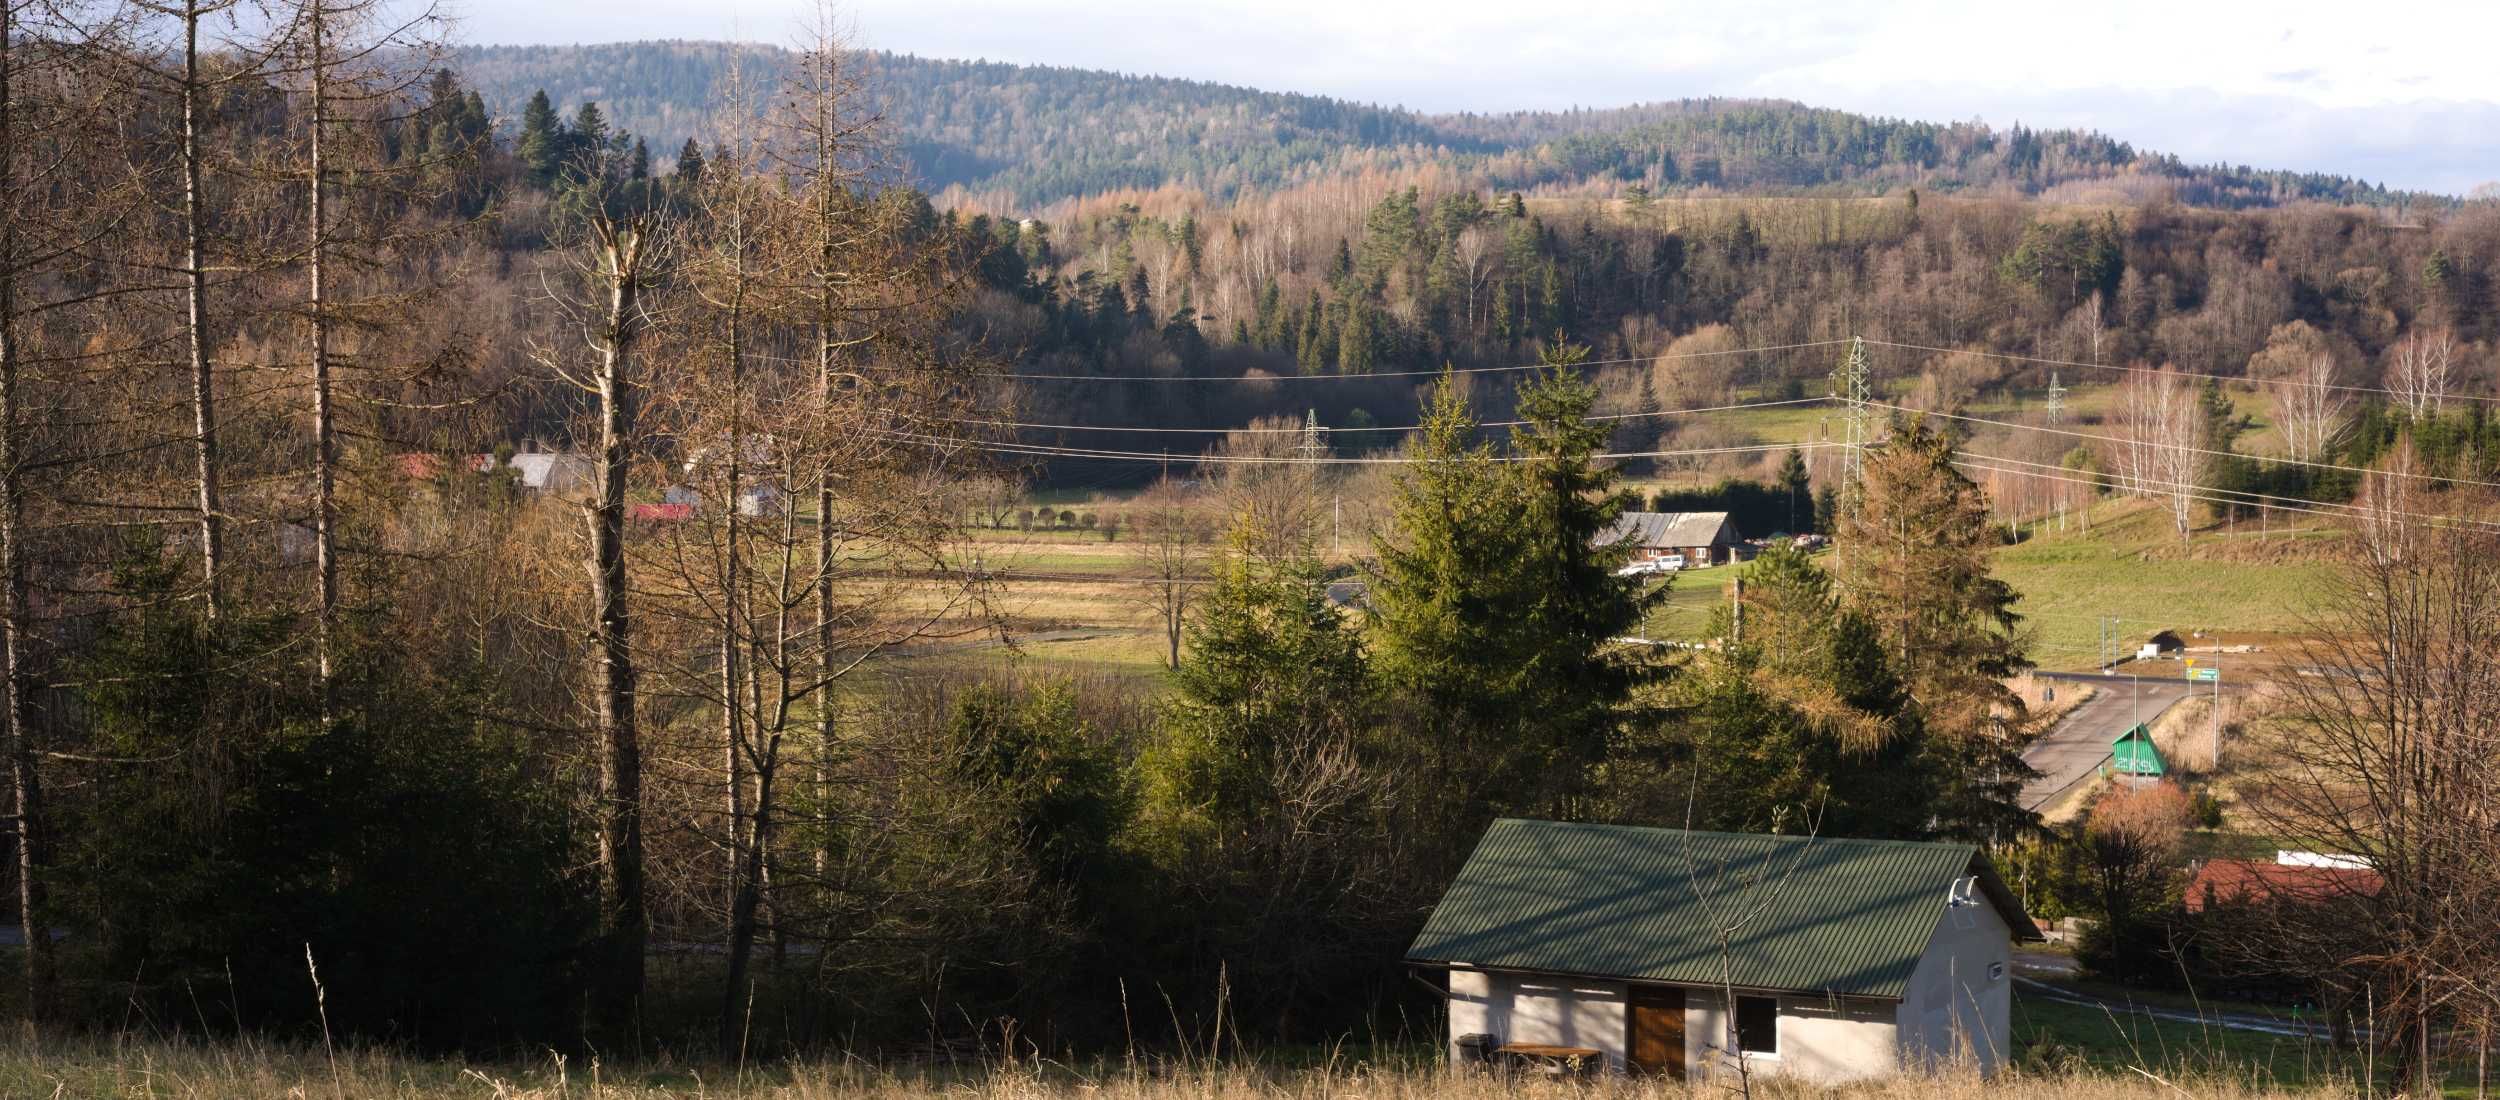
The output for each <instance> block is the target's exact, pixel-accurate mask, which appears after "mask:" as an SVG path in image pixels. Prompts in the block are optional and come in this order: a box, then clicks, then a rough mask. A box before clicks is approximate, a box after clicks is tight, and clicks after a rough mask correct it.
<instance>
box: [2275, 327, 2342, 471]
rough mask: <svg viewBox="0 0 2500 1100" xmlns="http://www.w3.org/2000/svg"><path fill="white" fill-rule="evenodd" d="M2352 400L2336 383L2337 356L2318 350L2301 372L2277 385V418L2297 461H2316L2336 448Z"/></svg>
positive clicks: (2284, 444) (2285, 448)
mask: <svg viewBox="0 0 2500 1100" xmlns="http://www.w3.org/2000/svg"><path fill="white" fill-rule="evenodd" d="M2351 404H2352V402H2351V401H2350V400H2349V399H2347V398H2346V397H2345V396H2344V395H2343V393H2342V391H2340V390H2338V389H2336V386H2335V357H2334V356H2332V355H2329V354H2327V353H2325V352H2318V353H2316V354H2314V355H2312V356H2310V357H2309V361H2308V362H2307V364H2305V365H2304V366H2303V367H2302V368H2301V369H2300V370H2299V372H2298V373H2296V374H2295V375H2293V376H2292V377H2291V378H2288V379H2285V380H2284V381H2283V383H2282V384H2281V385H2279V386H2277V387H2276V388H2275V394H2274V408H2275V419H2276V420H2277V421H2279V422H2280V423H2281V425H2282V428H2283V449H2284V450H2285V451H2286V452H2288V453H2289V454H2290V455H2291V457H2292V459H2293V460H2294V461H2296V462H2315V461H2317V460H2319V459H2321V458H2324V457H2326V455H2327V452H2329V451H2331V450H2333V449H2334V447H2335V445H2336V442H2337V441H2338V440H2339V439H2340V438H2341V437H2342V436H2343V433H2344V413H2345V410H2346V409H2347V408H2349V407H2350V405H2351Z"/></svg>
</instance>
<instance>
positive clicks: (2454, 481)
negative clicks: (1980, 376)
mask: <svg viewBox="0 0 2500 1100" xmlns="http://www.w3.org/2000/svg"><path fill="white" fill-rule="evenodd" d="M1868 404H1870V405H1873V406H1875V407H1876V408H1880V409H1891V410H1892V411H1894V412H1905V413H1915V414H1918V415H1922V416H1933V417H1938V418H1941V419H1945V420H1960V421H1963V422H1965V423H1971V424H1994V425H1996V426H1998V427H2001V428H2017V429H2020V430H2022V431H2027V432H2046V433H2049V434H2051V435H2062V436H2068V437H2071V438H2075V439H2091V440H2098V441H2100V442H2103V443H2117V444H2121V445H2124V446H2129V447H2159V448H2161V449H2163V450H2166V451H2182V452H2186V453H2188V454H2199V455H2211V456H2214V457H2216V458H2244V459H2247V460H2249V461H2251V462H2265V463H2271V464H2274V465H2281V466H2306V467H2309V468H2311V469H2317V470H2336V471H2340V472H2343V473H2348V474H2362V475H2365V476H2366V475H2384V476H2388V477H2401V478H2410V479H2413V480H2417V481H2441V482H2446V483H2448V484H2451V485H2470V486H2473V487H2475V488H2478V489H2500V482H2494V481H2475V480H2473V479H2471V478H2461V477H2446V476H2443V475H2440V474H2421V473H2413V472H2411V471H2406V470H2373V469H2370V468H2368V467H2366V466H2345V465H2341V464H2339V463H2333V462H2312V461H2309V460H2307V459H2300V458H2282V457H2279V456H2275V455H2250V454H2241V453H2239V452H2238V451H2217V450H2214V449H2213V448H2210V447H2194V446H2189V445H2188V444H2185V443H2166V442H2162V441H2160V440H2152V439H2127V438H2124V437H2121V436H2114V435H2101V434H2097V433H2093V432H2078V431H2075V430H2073V429H2071V428H2051V427H2047V426H2045V425H2041V424H2023V423H2018V422H2016V421H2012V420H1995V419H1991V418H1989V417H1985V416H1969V415H1966V414H1963V413H1950V412H1929V411H1927V410H1924V409H1913V408H1908V407H1905V406H1901V405H1887V404H1885V403H1883V402H1881V401H1870V402H1868Z"/></svg>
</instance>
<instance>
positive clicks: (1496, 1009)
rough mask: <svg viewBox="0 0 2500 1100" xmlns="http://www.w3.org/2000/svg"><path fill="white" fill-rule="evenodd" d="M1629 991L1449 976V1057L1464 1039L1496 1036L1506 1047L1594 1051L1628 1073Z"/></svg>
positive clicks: (1456, 972)
mask: <svg viewBox="0 0 2500 1100" xmlns="http://www.w3.org/2000/svg"><path fill="white" fill-rule="evenodd" d="M1623 998H1624V987H1623V983H1621V982H1598V981H1583V980H1578V979H1573V978H1548V977H1542V976H1532V975H1522V974H1487V973H1485V972H1483V971H1480V970H1460V969H1455V968H1453V969H1452V970H1451V971H1450V1035H1449V1043H1450V1056H1451V1057H1452V1058H1453V1059H1455V1058H1456V1057H1457V1056H1458V1037H1459V1036H1461V1035H1497V1036H1500V1037H1501V1040H1502V1041H1503V1042H1505V1043H1546V1044H1550V1045H1552V1046H1558V1047H1590V1048H1594V1049H1596V1050H1598V1051H1601V1052H1603V1053H1604V1054H1605V1056H1606V1066H1607V1068H1609V1069H1613V1070H1618V1071H1619V1070H1621V1069H1623V1040H1624V1037H1625V1035H1624V1018H1623Z"/></svg>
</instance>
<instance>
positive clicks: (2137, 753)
mask: <svg viewBox="0 0 2500 1100" xmlns="http://www.w3.org/2000/svg"><path fill="white" fill-rule="evenodd" d="M2109 764H2110V767H2111V768H2112V769H2113V770H2115V771H2118V772H2120V773H2122V774H2125V775H2160V774H2162V770H2163V765H2162V762H2161V750H2160V749H2157V748H2154V747H2153V731H2151V730H2149V729H2146V728H2145V727H2143V726H2136V727H2134V728H2132V729H2129V730H2128V731H2127V732H2125V733H2122V734H2119V735H2118V739H2117V740H2115V741H2112V742H2110V743H2109Z"/></svg>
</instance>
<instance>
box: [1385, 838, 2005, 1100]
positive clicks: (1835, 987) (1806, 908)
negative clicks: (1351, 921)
mask: <svg viewBox="0 0 2500 1100" xmlns="http://www.w3.org/2000/svg"><path fill="white" fill-rule="evenodd" d="M1722 931H1725V932H1726V935H1725V936H1724V937H1723V936H1722V935H1721V933H1722ZM2017 938H2021V939H2026V940H2037V939H2039V933H2038V931H2037V929H2036V928H2035V927H2034V926H2033V924H2032V922H2031V920H2030V918H2029V917H2027V916H2025V915H2024V913H2023V909H2022V905H2021V903H2020V902H2018V901H2017V900H2015V898H2014V896H2013V894H2012V893H2010V892H2009V891H2007V889H2006V888H2005V884H2004V882H2003V881H2002V880H2001V879H1999V878H1998V877H1997V873H1996V871H1995V870H1994V869H1993V868H1992V867H1991V866H1990V865H1989V863H1988V861H1987V858H1986V857H1985V856H1984V855H1982V854H1981V853H1980V852H1979V850H1978V849H1977V848H1975V847H1973V846H1971V845H1968V844H1944V843H1926V842H1918V841H1892V840H1848V839H1839V838H1831V837H1799V836H1762V835H1752V834H1731V833H1703V832H1687V831H1684V830H1681V829H1652V828H1639V827H1632V826H1619V825H1578V824H1564V823H1559V822H1550V821H1521V820H1503V821H1498V822H1495V823H1494V825H1493V827H1492V828H1491V829H1489V830H1487V831H1486V833H1485V836H1484V839H1483V840H1482V841H1481V842H1479V843H1478V845H1477V847H1476V850H1475V853H1474V854H1473V855H1472V856H1470V857H1469V858H1468V860H1467V865H1466V867H1465V868H1464V869H1463V870H1461V871H1460V872H1459V875H1458V879H1457V881H1455V882H1453V883H1452V884H1451V886H1450V889H1449V892H1448V893H1446V894H1445V895H1443V896H1442V899H1441V902H1440V904H1439V905H1438V906H1436V907H1435V908H1434V909H1433V913H1432V917H1431V919H1430V920H1429V921H1427V922H1426V923H1425V925H1424V930H1423V932H1422V933H1421V934H1420V935H1418V936H1417V937H1416V939H1415V944H1414V946H1413V947H1412V948H1410V949H1409V950H1408V951H1407V960H1408V961H1409V962H1410V963H1412V964H1415V965H1419V966H1430V967H1436V968H1444V969H1446V970H1447V971H1448V974H1449V1041H1450V1049H1451V1053H1452V1056H1453V1057H1460V1056H1462V1045H1461V1040H1463V1039H1469V1037H1471V1036H1485V1037H1489V1040H1469V1041H1470V1042H1486V1041H1489V1042H1491V1043H1494V1044H1499V1045H1508V1044H1525V1045H1539V1046H1548V1047H1565V1048H1580V1049H1584V1050H1591V1051H1595V1052H1596V1053H1597V1054H1598V1055H1599V1056H1600V1057H1602V1058H1603V1059H1604V1061H1605V1063H1606V1065H1607V1066H1608V1067H1609V1068H1611V1069H1614V1070H1617V1071H1629V1072H1635V1073H1658V1074H1666V1075H1670V1076H1674V1077H1677V1078H1706V1077H1708V1076H1710V1075H1712V1074H1714V1073H1719V1074H1723V1073H1726V1072H1729V1071H1731V1070H1732V1069H1733V1068H1734V1059H1736V1058H1740V1057H1741V1058H1743V1059H1745V1060H1746V1062H1747V1064H1748V1066H1749V1068H1750V1069H1751V1070H1752V1071H1753V1072H1757V1073H1766V1074H1785V1075H1790V1076H1795V1077H1800V1078H1804V1079H1808V1080H1813V1081H1818V1082H1825V1083H1838V1082H1844V1081H1850V1080H1857V1079H1863V1078H1869V1077H1880V1076H1884V1075H1887V1074H1892V1073H1897V1072H1901V1071H1904V1070H1921V1069H1927V1068H1932V1067H1935V1066H1938V1065H1943V1064H1950V1063H1965V1062H1967V1063H1971V1064H1975V1065H1976V1066H1977V1067H1978V1068H1979V1070H1980V1071H1981V1072H1982V1073H1989V1072H1993V1071H1994V1070H1995V1069H1996V1068H1997V1067H1998V1066H1999V1065H2001V1064H2003V1062H2004V1060H2005V1058H2006V1056H2007V1054H2008V1041H2009V1039H2010V1037H2011V1028H2010V1023H2009V1016H2010V1014H2011V1011H2012V990H2013V978H2012V976H2011V974H2010V973H2009V969H2010V966H2011V963H2012V944H2013V941H2014V940H2015V939H2017ZM1723 941H1724V942H1723ZM1731 988H1732V989H1733V992H1734V994H1735V996H1734V1001H1735V1003H1734V1005H1733V1019H1732V1020H1731V1019H1730V1005H1729V1004H1728V1001H1729V997H1728V992H1729V990H1730V989H1731Z"/></svg>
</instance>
